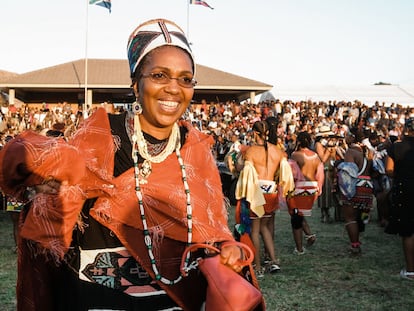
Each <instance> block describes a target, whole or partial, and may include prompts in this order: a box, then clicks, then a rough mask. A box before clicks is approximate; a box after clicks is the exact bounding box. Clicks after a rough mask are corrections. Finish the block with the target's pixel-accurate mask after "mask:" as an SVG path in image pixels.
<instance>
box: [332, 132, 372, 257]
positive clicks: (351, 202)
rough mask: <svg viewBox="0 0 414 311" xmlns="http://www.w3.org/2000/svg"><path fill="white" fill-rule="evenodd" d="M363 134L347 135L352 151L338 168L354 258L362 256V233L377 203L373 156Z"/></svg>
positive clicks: (342, 201)
mask: <svg viewBox="0 0 414 311" xmlns="http://www.w3.org/2000/svg"><path fill="white" fill-rule="evenodd" d="M363 139H364V136H363V134H362V133H361V132H360V131H358V130H357V129H356V128H353V129H352V130H351V132H350V133H349V134H348V136H347V143H348V149H347V151H346V152H345V157H344V161H343V162H341V163H340V164H339V165H338V186H339V190H340V194H339V197H340V199H339V201H340V204H341V205H342V211H343V217H344V220H345V228H346V231H347V233H348V237H349V240H350V243H351V246H350V248H349V251H350V253H351V255H359V254H360V253H361V241H360V239H359V236H360V233H361V232H363V231H364V230H365V225H366V224H367V223H368V220H369V214H370V211H371V209H372V204H373V196H374V194H373V191H374V185H373V182H372V179H371V170H372V157H373V154H372V153H371V152H369V151H368V150H367V149H366V147H365V146H364V145H363V144H362V140H363Z"/></svg>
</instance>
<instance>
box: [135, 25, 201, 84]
mask: <svg viewBox="0 0 414 311" xmlns="http://www.w3.org/2000/svg"><path fill="white" fill-rule="evenodd" d="M165 45H171V46H177V47H179V48H182V49H183V50H185V51H186V52H187V53H188V54H189V55H190V57H191V61H192V63H193V71H194V73H195V62H194V56H193V53H192V51H191V48H190V44H189V43H188V41H187V38H186V37H185V34H184V32H183V31H182V29H181V28H180V27H179V26H177V25H176V24H175V23H174V22H171V21H169V20H165V19H152V20H149V21H147V22H145V23H143V24H141V25H139V26H138V27H137V28H135V30H134V31H133V32H132V34H131V35H130V37H129V39H128V47H127V51H128V61H129V69H130V73H131V77H133V76H134V74H135V70H136V69H137V67H138V65H139V64H140V62H141V61H142V60H143V58H144V57H145V55H147V54H148V53H149V52H151V51H152V50H154V49H156V48H158V47H160V46H165Z"/></svg>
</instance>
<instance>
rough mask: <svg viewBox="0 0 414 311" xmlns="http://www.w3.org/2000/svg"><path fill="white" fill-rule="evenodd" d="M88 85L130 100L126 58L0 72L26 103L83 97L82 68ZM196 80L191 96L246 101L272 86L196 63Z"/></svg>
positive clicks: (5, 85)
mask: <svg viewBox="0 0 414 311" xmlns="http://www.w3.org/2000/svg"><path fill="white" fill-rule="evenodd" d="M86 66H87V68H88V70H87V71H88V77H87V85H88V89H91V90H93V94H94V95H93V98H94V102H95V101H104V100H110V101H112V102H132V101H133V100H134V98H133V94H132V90H131V87H130V85H131V79H130V78H129V67H128V61H127V60H124V59H88V60H87V63H86V64H85V59H79V60H76V61H71V62H67V63H64V64H60V65H56V66H52V67H47V68H43V69H40V70H35V71H31V72H27V73H23V74H12V75H5V76H2V75H0V88H1V89H3V90H5V91H7V90H9V89H15V91H16V97H17V98H20V99H22V100H23V101H25V102H42V101H47V100H51V101H62V100H65V101H78V100H79V99H80V98H83V96H84V88H85V67H86ZM196 79H197V81H198V84H197V86H196V87H195V94H194V99H195V100H197V101H200V100H201V99H206V100H214V101H216V100H220V101H225V100H233V99H234V100H240V101H241V100H245V99H247V98H250V93H251V92H255V94H256V95H258V94H261V93H263V92H266V91H268V90H270V89H271V88H272V85H269V84H265V83H262V82H259V81H255V80H251V79H247V78H244V77H241V76H237V75H234V74H231V73H228V72H224V71H220V70H217V69H213V68H210V67H206V66H203V65H199V64H197V76H196Z"/></svg>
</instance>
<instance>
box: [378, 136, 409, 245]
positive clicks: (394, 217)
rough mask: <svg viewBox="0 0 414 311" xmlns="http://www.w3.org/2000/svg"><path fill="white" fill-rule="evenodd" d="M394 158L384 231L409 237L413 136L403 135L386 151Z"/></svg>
mask: <svg viewBox="0 0 414 311" xmlns="http://www.w3.org/2000/svg"><path fill="white" fill-rule="evenodd" d="M388 155H389V156H390V157H391V158H392V159H393V160H394V179H393V186H392V190H391V191H392V192H391V194H392V202H391V208H390V218H389V224H388V226H387V227H386V228H385V232H386V233H390V234H399V235H400V236H402V237H409V236H411V235H413V234H414V205H413V203H412V201H413V199H414V197H413V189H414V137H412V136H405V137H404V139H403V140H402V141H400V142H395V143H394V144H393V145H392V146H391V147H390V150H389V152H388Z"/></svg>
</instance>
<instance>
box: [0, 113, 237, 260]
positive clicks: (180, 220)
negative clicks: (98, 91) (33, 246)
mask: <svg viewBox="0 0 414 311" xmlns="http://www.w3.org/2000/svg"><path fill="white" fill-rule="evenodd" d="M185 125H186V126H187V128H188V130H189V131H188V137H187V139H186V142H185V144H184V146H183V147H182V149H181V156H182V158H183V160H184V164H185V167H186V173H187V180H188V184H189V188H190V195H191V204H192V207H193V215H192V219H193V242H214V241H223V240H233V237H232V234H231V232H230V230H229V229H228V226H227V211H226V209H225V205H224V200H223V194H222V192H221V183H220V177H219V173H218V170H217V168H216V165H215V161H214V158H213V156H212V154H211V152H210V147H211V145H212V143H213V139H212V137H210V136H207V135H205V134H202V133H200V132H199V131H197V130H195V129H194V128H193V127H191V126H189V125H188V124H186V123H185ZM114 148H115V145H114V141H113V137H112V135H111V130H110V126H109V120H108V117H107V115H106V112H105V110H104V109H103V108H101V109H98V110H97V111H96V112H95V113H94V115H93V116H91V117H90V118H88V119H87V120H86V121H85V123H84V124H83V126H82V127H81V128H80V129H79V130H78V131H77V133H76V134H75V135H74V137H73V138H72V139H71V140H70V141H69V142H65V141H64V140H63V139H56V138H50V137H44V136H41V135H38V134H36V133H33V132H25V133H23V134H21V135H19V136H18V137H16V138H15V139H14V140H12V141H11V142H9V143H8V144H7V145H6V146H5V148H4V149H3V150H2V151H0V165H1V166H0V167H1V169H0V188H1V189H2V190H3V191H4V192H5V193H6V194H9V195H13V196H16V197H19V196H21V194H22V192H23V190H24V189H25V187H28V186H34V185H36V184H39V183H41V182H43V181H44V180H46V179H47V178H50V177H53V178H55V179H57V180H60V181H62V182H63V184H62V186H61V190H60V192H59V194H58V195H45V194H37V195H36V197H35V199H34V200H33V204H32V207H31V208H30V210H29V212H28V215H27V217H26V219H25V221H24V223H23V225H22V228H21V236H22V237H23V238H25V239H27V240H32V241H35V242H37V243H40V245H41V246H42V247H43V248H45V249H47V250H49V251H50V252H51V253H52V254H53V255H54V256H55V257H56V258H57V259H62V258H63V256H64V254H65V252H66V251H67V250H68V248H69V246H70V243H71V240H72V231H73V229H74V228H75V226H76V223H77V221H78V216H79V213H80V212H81V210H82V206H83V204H84V202H85V200H86V199H88V198H93V197H99V199H98V200H97V202H96V204H95V206H94V207H93V209H91V212H90V213H91V215H92V216H93V217H95V218H96V219H97V220H98V221H99V222H101V223H102V224H103V225H105V226H107V227H108V228H110V229H111V230H113V231H114V232H125V231H124V230H123V229H122V227H125V226H126V227H132V228H137V229H140V230H142V221H141V219H140V213H139V208H138V200H137V198H136V194H135V181H134V173H133V168H131V169H129V170H127V171H126V172H124V173H123V174H122V175H120V176H118V177H116V178H114V177H113V166H114V152H115V149H114ZM181 178H182V177H181V169H180V166H179V164H178V160H177V156H176V155H175V153H173V154H171V155H170V156H168V158H167V159H166V160H165V161H164V162H163V163H160V164H153V165H152V174H151V175H150V176H149V178H148V184H145V185H142V193H143V197H144V206H145V213H146V218H147V222H148V227H149V229H150V231H151V232H152V234H153V236H154V237H160V238H162V237H167V238H170V239H172V240H178V241H184V242H185V241H186V240H187V210H186V195H185V192H184V186H183V182H182V179H181ZM120 234H121V233H120ZM118 238H119V239H120V240H121V241H122V242H123V243H124V244H126V245H125V246H126V247H127V248H128V246H129V245H130V243H129V242H128V241H129V240H131V239H134V238H136V237H134V236H118ZM154 240H155V239H154ZM132 244H133V243H132ZM154 246H156V245H154ZM130 251H131V253H138V252H139V251H140V250H132V249H130ZM141 251H142V250H141Z"/></svg>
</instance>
